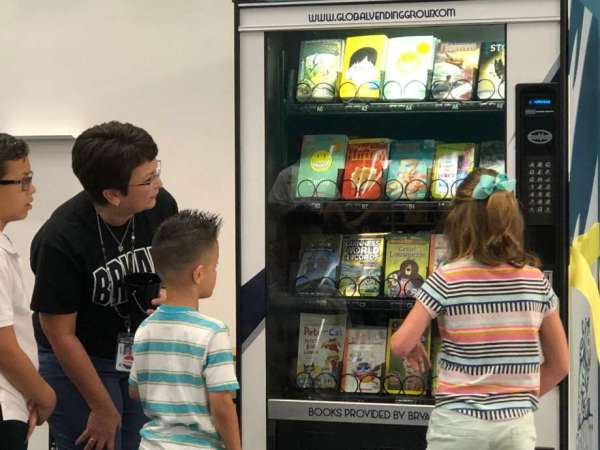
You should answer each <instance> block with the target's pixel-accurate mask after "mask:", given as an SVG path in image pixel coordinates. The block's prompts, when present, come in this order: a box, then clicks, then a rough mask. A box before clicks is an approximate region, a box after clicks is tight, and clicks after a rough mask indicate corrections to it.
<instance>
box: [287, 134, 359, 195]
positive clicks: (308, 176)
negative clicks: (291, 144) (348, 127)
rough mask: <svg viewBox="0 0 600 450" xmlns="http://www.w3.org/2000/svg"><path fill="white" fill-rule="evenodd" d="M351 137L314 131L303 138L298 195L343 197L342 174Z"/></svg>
mask: <svg viewBox="0 0 600 450" xmlns="http://www.w3.org/2000/svg"><path fill="white" fill-rule="evenodd" d="M347 146H348V137H347V136H345V135H343V134H313V135H306V136H304V138H303V139H302V151H301V156H300V168H299V169H298V180H297V183H296V196H297V198H312V197H318V198H328V199H335V198H339V189H338V174H339V173H340V171H342V170H343V169H344V164H345V162H346V147H347Z"/></svg>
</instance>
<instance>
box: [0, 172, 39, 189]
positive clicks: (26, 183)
mask: <svg viewBox="0 0 600 450" xmlns="http://www.w3.org/2000/svg"><path fill="white" fill-rule="evenodd" d="M32 180H33V172H29V173H28V174H26V175H24V176H23V178H21V179H20V180H0V185H8V184H20V185H21V191H23V192H27V191H28V190H29V188H30V187H31V181H32Z"/></svg>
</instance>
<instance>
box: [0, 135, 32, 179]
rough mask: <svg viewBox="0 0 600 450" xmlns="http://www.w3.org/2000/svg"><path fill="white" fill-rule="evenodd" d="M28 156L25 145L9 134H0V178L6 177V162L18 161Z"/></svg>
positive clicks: (27, 149) (22, 141) (27, 148)
mask: <svg viewBox="0 0 600 450" xmlns="http://www.w3.org/2000/svg"><path fill="white" fill-rule="evenodd" d="M27 155H29V147H28V146H27V143H26V142H25V141H24V140H22V139H19V138H16V137H14V136H11V135H10V134H6V133H0V178H2V177H4V175H6V167H5V165H4V163H5V162H6V161H18V160H19V159H23V158H25V157H26V156H27Z"/></svg>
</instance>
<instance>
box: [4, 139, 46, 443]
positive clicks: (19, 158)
mask: <svg viewBox="0 0 600 450" xmlns="http://www.w3.org/2000/svg"><path fill="white" fill-rule="evenodd" d="M28 153H29V149H28V147H27V144H26V143H25V142H24V141H22V140H21V139H16V138H14V137H13V136H10V135H8V134H4V133H0V439H1V441H0V448H7V449H11V450H22V449H26V448H27V440H28V439H29V436H30V435H31V432H32V431H33V429H34V427H35V426H36V425H41V424H42V423H43V422H45V421H46V419H47V418H48V416H49V415H50V414H51V413H52V410H53V409H54V405H55V404H56V396H55V394H54V391H53V390H52V388H51V387H50V386H49V385H48V383H46V382H45V381H44V380H43V379H42V378H41V377H40V375H39V374H38V371H37V366H38V358H37V348H36V345H35V340H34V337H33V328H32V326H31V311H30V310H29V293H27V292H26V289H25V283H24V281H23V273H22V271H21V262H20V259H19V254H18V253H17V251H16V249H15V247H14V245H13V243H12V242H11V241H10V239H9V238H8V236H7V235H6V234H4V228H5V227H6V225H7V224H8V223H10V222H14V221H18V220H23V219H25V217H27V213H28V212H29V210H30V209H31V202H32V201H33V194H34V193H35V187H34V186H33V183H32V181H31V180H32V177H33V172H32V171H31V165H30V163H29V158H28V156H27V155H28ZM28 423H29V427H28ZM28 428H29V429H28Z"/></svg>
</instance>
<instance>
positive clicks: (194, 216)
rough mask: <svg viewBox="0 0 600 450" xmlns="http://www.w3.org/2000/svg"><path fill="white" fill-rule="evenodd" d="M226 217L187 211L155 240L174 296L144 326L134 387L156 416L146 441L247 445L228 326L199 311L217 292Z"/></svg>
mask: <svg viewBox="0 0 600 450" xmlns="http://www.w3.org/2000/svg"><path fill="white" fill-rule="evenodd" d="M220 228H221V219H220V218H219V216H217V215H215V214H210V213H206V212H199V211H191V210H186V211H182V212H180V213H179V214H177V215H175V216H172V217H170V218H169V219H167V220H166V221H165V222H164V223H163V224H162V225H161V226H160V227H159V229H158V231H157V232H156V235H155V236H154V239H153V240H152V250H151V252H152V258H153V260H154V264H155V267H156V270H157V272H158V274H159V275H160V277H161V279H162V282H163V284H164V286H165V288H166V290H167V293H168V295H167V299H166V301H165V303H163V304H162V305H160V307H159V308H158V310H157V311H156V312H155V313H154V314H153V315H152V316H150V317H149V318H148V319H146V320H145V321H144V322H143V323H142V325H141V326H140V327H139V328H138V331H137V332H136V334H135V339H134V344H133V359H134V363H133V367H132V370H131V374H130V378H129V383H130V387H129V392H130V395H131V396H132V397H133V398H140V399H141V401H142V404H143V406H144V413H145V414H146V416H147V417H148V418H149V419H150V422H148V423H146V425H144V427H143V428H142V430H141V432H140V434H141V436H142V441H141V444H140V449H153V450H155V449H183V448H202V449H222V448H223V445H224V446H225V448H227V449H228V450H240V449H241V444H240V432H239V424H238V419H237V414H236V408H235V404H234V403H233V399H232V392H233V391H235V390H237V389H239V385H238V382H237V379H236V375H235V369H234V365H233V354H232V351H231V343H230V339H229V330H228V328H227V326H226V325H225V324H224V323H223V322H221V321H219V320H216V319H213V318H211V317H208V316H206V315H204V314H201V313H199V312H198V310H197V309H198V299H202V298H208V297H210V296H211V295H212V293H213V290H214V287H215V283H216V276H217V272H216V268H217V263H218V258H219V243H218V239H217V238H218V234H219V230H220Z"/></svg>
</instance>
